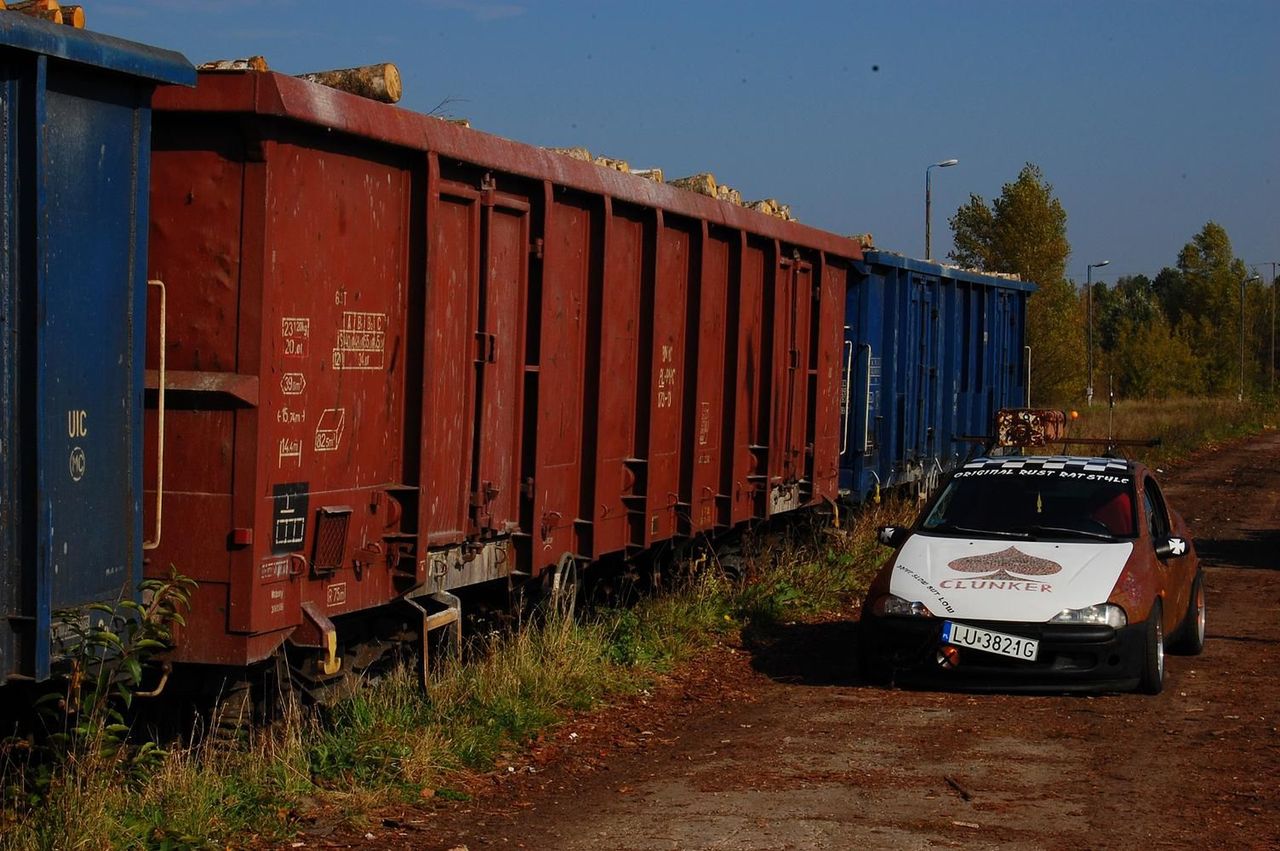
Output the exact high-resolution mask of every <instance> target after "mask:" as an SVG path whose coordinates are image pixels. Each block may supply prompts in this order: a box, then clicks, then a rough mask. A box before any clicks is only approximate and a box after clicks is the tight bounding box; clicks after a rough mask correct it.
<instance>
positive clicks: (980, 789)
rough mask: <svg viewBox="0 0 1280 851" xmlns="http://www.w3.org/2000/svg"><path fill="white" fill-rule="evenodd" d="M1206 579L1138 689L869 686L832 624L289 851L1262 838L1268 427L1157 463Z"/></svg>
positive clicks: (1279, 824)
mask: <svg viewBox="0 0 1280 851" xmlns="http://www.w3.org/2000/svg"><path fill="white" fill-rule="evenodd" d="M1162 478H1163V481H1164V483H1165V489H1166V491H1167V493H1168V496H1169V499H1170V501H1171V502H1172V503H1173V504H1174V505H1175V506H1176V507H1177V508H1179V509H1180V510H1181V511H1182V512H1183V514H1184V515H1185V516H1186V518H1187V520H1188V521H1189V522H1190V524H1191V527H1192V529H1193V530H1194V531H1195V533H1196V537H1197V542H1198V547H1199V550H1200V553H1201V556H1202V559H1203V561H1204V563H1205V565H1206V568H1207V580H1206V588H1207V593H1208V611H1209V630H1208V633H1209V641H1208V644H1207V647H1206V649H1205V652H1204V655H1202V656H1200V657H1196V658H1188V657H1170V659H1169V665H1168V668H1169V681H1168V683H1167V684H1166V687H1165V691H1164V693H1163V694H1162V695H1160V696H1158V697H1144V696H1139V695H1128V694H1123V695H1102V696H1093V697H1066V696H1056V695H1050V696H1033V697H1014V696H1007V695H994V696H991V695H987V696H975V695H968V694H950V693H936V692H928V691H898V690H886V689H882V688H878V687H870V686H867V685H864V684H863V683H861V682H860V681H859V679H858V674H857V666H856V663H855V662H854V653H853V650H854V641H855V637H854V630H853V627H852V625H851V623H850V621H849V620H848V619H835V618H833V619H832V620H830V621H828V622H822V623H812V624H794V625H789V626H785V627H782V628H780V629H779V630H778V631H777V633H776V634H775V635H774V636H773V637H772V638H771V640H769V641H768V642H765V643H763V644H762V645H760V646H752V647H750V648H748V647H720V648H717V649H715V650H714V651H712V652H710V653H709V654H707V656H706V658H704V659H702V660H700V661H699V662H698V663H696V664H692V665H688V666H686V667H685V668H684V669H682V670H681V671H680V672H678V673H677V674H676V675H675V676H673V677H672V678H670V679H669V680H668V681H666V682H664V683H663V684H661V685H660V686H659V687H658V688H656V689H655V690H654V693H653V694H651V695H646V696H641V697H639V698H636V699H634V700H628V701H624V702H622V703H620V704H618V705H615V706H612V707H609V708H606V709H603V710H601V711H598V712H595V713H592V714H590V715H585V716H581V717H577V718H574V719H571V720H569V721H568V722H567V723H565V724H563V725H562V726H560V727H558V728H557V729H556V730H554V731H553V732H552V733H550V734H548V736H547V738H546V739H545V740H544V741H540V742H539V743H537V744H536V745H535V746H534V747H532V748H531V749H530V750H529V751H527V752H524V753H521V754H520V755H518V756H515V757H513V758H512V759H511V760H510V761H509V762H508V763H504V764H502V765H501V766H500V767H499V770H498V771H495V772H494V773H492V774H491V775H489V776H486V777H483V778H478V779H476V780H475V781H474V782H473V788H471V789H470V790H469V791H470V792H471V793H472V794H473V798H472V800H470V801H468V802H463V803H449V802H439V803H428V804H425V805H424V806H422V807H420V808H417V809H412V810H407V811H405V812H396V813H389V814H384V815H385V816H386V817H385V819H384V820H383V821H382V824H381V826H379V827H375V828H372V829H371V830H370V832H369V836H367V837H366V836H363V835H360V834H355V835H350V836H345V837H344V838H343V840H342V841H341V842H338V841H337V837H336V836H330V837H327V838H322V837H318V836H315V835H311V836H307V835H303V836H300V837H299V838H298V841H299V842H305V843H306V845H307V846H316V845H332V844H342V845H347V844H360V845H363V846H364V847H412V848H426V849H450V848H455V847H457V846H466V847H467V848H469V849H471V851H475V849H480V848H539V849H597V848H607V849H694V848H698V849H703V848H705V849H710V848H722V849H784V848H794V849H809V848H814V849H817V848H833V849H835V848H854V847H860V848H891V849H904V848H905V849H913V848H921V849H924V848H934V847H955V848H1010V849H1012V848H1051V849H1056V848H1062V849H1067V848H1082V847H1083V848H1139V847H1141V848H1170V849H1174V848H1177V849H1182V848H1189V847H1195V846H1198V847H1201V848H1231V849H1237V848H1276V847H1280V709H1278V708H1277V707H1278V706H1280V683H1278V682H1277V679H1276V677H1275V676H1274V669H1275V668H1276V666H1277V665H1280V434H1278V433H1276V432H1271V433H1268V434H1266V435H1263V436H1262V437H1259V438H1254V439H1250V440H1247V441H1243V442H1240V443H1236V444H1233V445H1230V446H1227V447H1223V448H1218V449H1214V450H1211V451H1207V452H1204V453H1202V454H1201V455H1200V456H1199V457H1198V458H1196V459H1193V460H1192V461H1190V462H1188V463H1185V464H1182V465H1179V467H1178V468H1177V469H1174V470H1169V471H1166V473H1165V475H1164V476H1163V477H1162Z"/></svg>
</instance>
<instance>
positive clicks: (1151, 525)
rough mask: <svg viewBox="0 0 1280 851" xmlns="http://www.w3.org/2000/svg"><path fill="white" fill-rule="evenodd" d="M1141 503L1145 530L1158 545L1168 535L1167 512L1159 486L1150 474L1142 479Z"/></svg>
mask: <svg viewBox="0 0 1280 851" xmlns="http://www.w3.org/2000/svg"><path fill="white" fill-rule="evenodd" d="M1142 505H1143V508H1144V509H1145V511H1144V513H1145V514H1146V516H1147V532H1148V533H1149V534H1150V535H1151V541H1152V543H1154V544H1157V545H1158V544H1159V543H1160V542H1161V541H1164V540H1165V539H1167V538H1168V537H1169V514H1168V512H1167V511H1166V510H1165V506H1164V498H1163V497H1162V496H1161V495H1160V488H1159V486H1158V485H1156V483H1155V479H1152V478H1151V477H1150V476H1147V477H1146V478H1145V479H1143V481H1142Z"/></svg>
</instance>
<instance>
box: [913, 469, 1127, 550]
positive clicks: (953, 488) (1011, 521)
mask: <svg viewBox="0 0 1280 851" xmlns="http://www.w3.org/2000/svg"><path fill="white" fill-rule="evenodd" d="M1134 506H1135V500H1134V485H1133V475H1132V474H1131V473H1129V472H1127V471H1125V472H1122V473H1121V472H1117V473H1113V474H1112V473H1109V474H1106V475H1101V474H1090V473H1082V472H1079V471H1078V470H1077V471H1072V470H1052V469H1044V468H1034V469H1017V468H1012V467H997V468H987V469H978V470H970V469H967V468H966V469H964V470H960V471H959V472H957V473H956V474H955V475H954V477H953V478H952V479H951V480H950V481H949V482H948V483H947V486H946V488H945V489H944V490H943V492H942V494H941V495H940V496H939V497H938V499H937V501H936V502H935V503H934V504H933V509H932V510H931V511H930V512H929V514H928V516H927V517H925V519H924V521H923V522H922V523H921V524H920V529H921V531H925V532H938V533H942V534H953V535H994V536H996V537H1009V538H1049V539H1061V540H1069V539H1077V538H1078V539H1081V540H1103V541H1113V540H1116V539H1121V538H1133V537H1135V531H1134V530H1135V528H1136V524H1135V521H1134Z"/></svg>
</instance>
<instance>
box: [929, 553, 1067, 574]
mask: <svg viewBox="0 0 1280 851" xmlns="http://www.w3.org/2000/svg"><path fill="white" fill-rule="evenodd" d="M947 567H949V568H951V569H952V570H955V571H959V572H960V573H987V572H988V571H992V572H991V573H989V574H988V575H987V576H982V577H979V578H981V579H1016V578H1017V576H1052V575H1053V574H1055V573H1061V572H1062V565H1060V564H1058V563H1057V562H1056V561H1050V560H1049V559H1047V558H1038V557H1037V556H1033V555H1028V554H1027V553H1024V552H1022V550H1019V549H1018V548H1017V547H1009V548H1008V549H1005V550H1001V551H1000V552H998V553H987V554H986V555H980V556H965V557H964V558H958V559H956V560H955V561H953V562H950V563H948V564H947ZM1015 574H1016V576H1015Z"/></svg>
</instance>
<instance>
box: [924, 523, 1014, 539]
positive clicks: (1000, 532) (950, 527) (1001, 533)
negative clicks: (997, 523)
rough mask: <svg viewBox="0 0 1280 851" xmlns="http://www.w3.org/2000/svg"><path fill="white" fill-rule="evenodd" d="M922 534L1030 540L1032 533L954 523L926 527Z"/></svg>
mask: <svg viewBox="0 0 1280 851" xmlns="http://www.w3.org/2000/svg"><path fill="white" fill-rule="evenodd" d="M920 531H922V532H958V533H960V534H962V535H996V536H998V537H1001V538H1030V537H1031V533H1030V532H1011V531H1007V530H1004V529H974V528H971V527H969V526H957V525H956V524H954V523H939V524H938V525H937V526H924V527H922V528H921V530H920Z"/></svg>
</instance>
